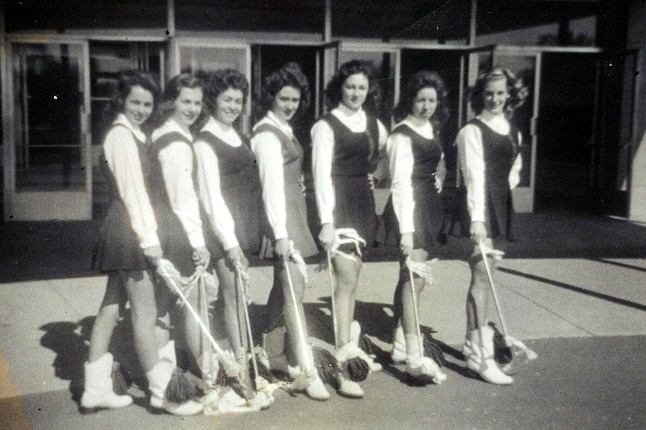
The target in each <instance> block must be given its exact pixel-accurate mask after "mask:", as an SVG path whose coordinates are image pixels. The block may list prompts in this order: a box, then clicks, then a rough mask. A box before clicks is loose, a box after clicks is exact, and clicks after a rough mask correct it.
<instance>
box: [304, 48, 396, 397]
mask: <svg viewBox="0 0 646 430" xmlns="http://www.w3.org/2000/svg"><path fill="white" fill-rule="evenodd" d="M373 76H374V67H373V66H372V64H371V63H369V62H366V61H358V60H353V61H349V62H347V63H344V64H342V65H341V67H340V68H339V70H338V72H337V73H336V75H335V76H334V77H333V78H332V80H331V81H330V83H329V84H328V86H327V88H326V91H325V94H326V97H327V98H328V102H329V104H330V105H331V106H334V109H332V111H331V112H330V113H328V114H326V115H324V116H323V117H322V118H321V119H320V120H319V121H317V122H316V123H315V124H314V126H313V127H312V131H311V134H312V167H313V174H314V191H315V195H316V203H317V206H318V211H319V216H320V219H321V232H320V234H319V240H320V241H321V244H322V245H323V247H324V248H325V249H326V250H331V249H332V247H333V246H334V243H335V238H336V237H337V233H338V230H339V229H346V230H345V231H349V230H352V231H354V234H355V235H356V236H358V237H359V238H360V239H361V240H363V245H361V244H357V246H349V247H348V246H347V245H343V246H342V247H340V248H339V251H341V252H343V253H350V254H351V255H352V258H347V256H344V255H340V254H337V253H336V252H335V253H334V255H333V256H332V265H333V266H334V271H335V272H336V280H337V283H336V284H337V285H336V290H335V294H334V297H335V303H336V306H335V307H336V316H335V317H336V320H337V327H338V339H337V345H335V347H336V355H337V358H338V359H339V362H340V363H341V364H343V363H346V362H347V361H349V360H350V359H354V358H356V357H357V356H358V355H357V354H360V350H359V348H358V347H357V346H356V345H353V344H352V343H351V342H350V328H351V325H352V323H353V319H354V308H355V301H356V300H355V296H356V290H357V286H358V284H359V273H360V271H361V267H362V255H363V251H365V245H369V246H372V243H373V238H374V234H375V230H376V222H377V218H376V215H375V199H374V195H373V192H372V184H371V174H372V172H373V171H374V170H375V168H376V166H377V161H378V159H379V157H380V154H381V153H382V152H383V150H384V148H385V143H386V137H387V131H386V128H385V127H384V125H383V124H382V123H381V122H380V121H379V120H378V119H376V118H375V117H373V116H371V115H369V114H367V113H366V112H365V111H364V109H363V107H364V104H366V103H367V102H368V103H370V104H372V102H373V98H374V94H375V93H376V83H375V81H374V80H373ZM359 242H360V241H359ZM354 325H355V327H356V326H357V323H354ZM357 337H358V334H357ZM372 367H373V369H374V370H377V369H379V367H378V366H372ZM338 379H339V381H338V387H339V388H338V389H339V393H340V394H342V395H344V396H346V397H351V398H361V397H363V395H364V393H363V390H362V389H361V387H360V386H359V384H358V383H357V382H354V381H352V380H350V379H349V377H348V376H347V375H344V374H342V373H339V374H338Z"/></svg>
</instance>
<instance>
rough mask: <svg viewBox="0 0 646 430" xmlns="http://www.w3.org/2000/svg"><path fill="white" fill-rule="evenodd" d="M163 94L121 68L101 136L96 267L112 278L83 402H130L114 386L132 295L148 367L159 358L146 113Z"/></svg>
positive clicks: (91, 405)
mask: <svg viewBox="0 0 646 430" xmlns="http://www.w3.org/2000/svg"><path fill="white" fill-rule="evenodd" d="M158 98H159V84H158V83H157V80H156V77H154V76H153V75H151V74H148V73H144V72H139V71H134V70H129V71H123V72H121V73H120V75H119V83H118V87H117V94H116V97H115V99H114V105H115V108H116V111H117V112H118V114H117V117H116V119H115V120H114V122H113V124H112V127H111V128H110V130H109V131H108V133H107V134H106V137H105V140H104V142H103V153H102V163H101V165H102V167H103V168H104V173H105V175H106V177H107V179H108V184H109V186H110V207H109V209H108V213H107V216H106V218H105V221H104V222H103V226H102V228H101V232H100V234H99V240H98V244H97V247H96V250H95V254H94V261H93V267H94V268H95V269H97V270H100V271H101V272H105V273H107V274H108V285H107V288H106V291H105V296H104V297H103V302H102V303H101V308H100V310H99V314H98V315H97V317H96V320H95V322H94V327H93V329H92V335H91V338H90V351H89V357H88V362H87V363H85V390H84V392H83V396H82V397H81V407H82V408H83V409H84V410H88V409H96V408H120V407H124V406H128V405H129V404H131V403H132V397H130V396H128V395H124V396H118V395H116V394H115V393H114V391H113V387H112V379H111V374H112V363H113V359H112V355H111V354H110V353H109V352H108V346H109V344H110V338H111V337H112V333H113V331H114V327H115V325H116V324H117V322H118V319H119V316H120V311H121V310H122V309H123V306H124V305H125V303H126V300H129V301H130V307H131V313H132V325H133V332H134V344H135V350H136V351H137V356H138V357H139V361H140V362H141V365H142V366H143V367H144V369H146V370H149V369H151V368H152V367H154V365H155V364H156V363H157V361H158V357H157V342H156V340H155V319H156V315H157V307H156V305H155V291H154V286H153V283H152V280H151V279H152V278H151V275H152V273H151V269H153V268H154V267H155V266H156V265H157V262H158V261H159V259H160V258H161V257H162V248H161V246H160V242H159V238H158V235H157V220H156V218H155V214H154V212H153V208H152V206H151V203H150V199H149V197H148V182H147V179H148V177H147V176H148V158H147V157H146V152H145V142H146V134H145V133H144V131H143V130H142V126H144V124H145V123H146V122H147V121H148V119H149V118H150V115H151V114H152V112H153V109H154V108H155V106H156V103H157V102H158Z"/></svg>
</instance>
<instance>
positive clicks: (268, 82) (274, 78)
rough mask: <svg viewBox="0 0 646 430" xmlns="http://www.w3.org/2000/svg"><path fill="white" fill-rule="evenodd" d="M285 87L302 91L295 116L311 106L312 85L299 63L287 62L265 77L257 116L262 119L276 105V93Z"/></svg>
mask: <svg viewBox="0 0 646 430" xmlns="http://www.w3.org/2000/svg"><path fill="white" fill-rule="evenodd" d="M285 87H294V88H296V89H297V90H299V91H300V92H301V101H300V103H299V104H298V110H297V111H296V113H295V114H294V117H297V116H300V115H301V114H302V113H303V112H304V111H305V110H307V108H308V107H309V106H310V85H309V83H308V82H307V77H305V75H304V74H303V71H302V70H301V66H299V65H298V64H297V63H287V64H285V65H284V66H283V67H281V68H280V69H278V70H276V71H274V72H273V73H271V74H270V75H269V76H267V77H266V78H265V80H264V81H263V84H262V93H261V95H260V100H258V106H257V108H256V118H257V119H258V120H260V119H261V118H262V117H264V116H265V115H266V114H267V112H268V111H270V110H271V109H272V108H273V106H274V100H275V99H276V95H277V94H278V93H279V92H280V90H282V89H283V88H285Z"/></svg>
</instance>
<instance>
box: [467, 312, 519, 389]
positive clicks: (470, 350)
mask: <svg viewBox="0 0 646 430" xmlns="http://www.w3.org/2000/svg"><path fill="white" fill-rule="evenodd" d="M493 336H494V331H493V329H492V328H491V327H489V326H488V325H485V326H482V327H480V328H478V329H476V330H472V331H471V332H469V333H468V335H467V339H466V340H465V341H464V345H463V346H462V352H463V353H464V356H465V359H466V361H467V368H468V369H469V370H472V371H474V372H475V373H477V374H478V375H480V377H481V378H482V379H484V380H485V381H487V382H489V383H491V384H497V385H509V384H511V383H513V382H514V378H512V377H511V376H509V375H506V374H505V373H504V372H503V371H502V370H500V368H499V367H498V365H497V364H496V360H495V359H494V347H493Z"/></svg>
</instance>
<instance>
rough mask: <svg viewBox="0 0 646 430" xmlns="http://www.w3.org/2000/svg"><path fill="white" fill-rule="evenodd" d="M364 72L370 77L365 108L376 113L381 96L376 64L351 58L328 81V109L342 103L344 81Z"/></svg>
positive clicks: (326, 93)
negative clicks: (376, 78)
mask: <svg viewBox="0 0 646 430" xmlns="http://www.w3.org/2000/svg"><path fill="white" fill-rule="evenodd" d="M359 73H360V74H362V75H364V76H365V77H366V78H367V79H368V84H369V86H368V95H367V96H366V101H365V102H364V109H366V110H367V111H368V113H370V114H373V115H374V114H375V113H376V108H377V101H378V98H379V85H378V84H377V82H376V80H375V76H376V72H375V66H374V65H373V64H372V62H370V61H364V60H351V61H348V62H346V63H343V64H341V67H339V70H338V71H337V72H336V74H335V75H334V76H333V77H332V79H331V80H330V82H328V84H327V87H326V88H325V97H326V101H327V107H328V109H334V108H335V107H337V106H338V105H339V103H341V99H342V89H343V83H344V82H345V81H346V79H348V78H349V77H350V76H352V75H356V74H359Z"/></svg>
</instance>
